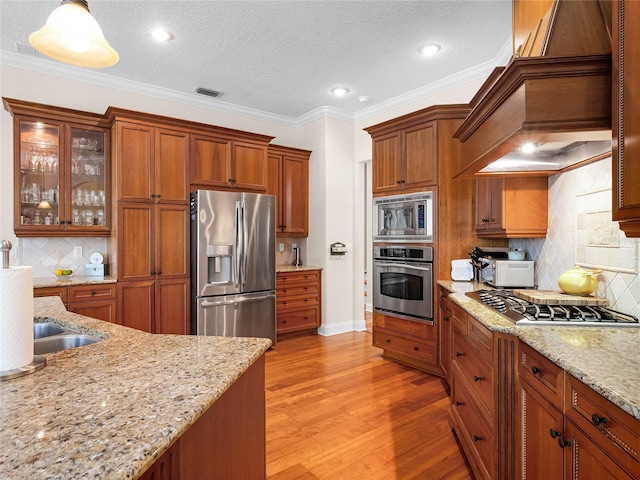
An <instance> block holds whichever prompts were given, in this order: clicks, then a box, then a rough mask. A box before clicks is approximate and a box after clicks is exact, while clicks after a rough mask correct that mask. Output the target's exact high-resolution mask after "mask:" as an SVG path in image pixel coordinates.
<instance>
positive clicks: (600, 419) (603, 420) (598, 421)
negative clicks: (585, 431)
mask: <svg viewBox="0 0 640 480" xmlns="http://www.w3.org/2000/svg"><path fill="white" fill-rule="evenodd" d="M591 423H593V424H594V425H595V426H596V427H598V426H600V424H602V423H607V419H606V418H604V417H600V416H598V414H597V413H594V414H593V415H591Z"/></svg>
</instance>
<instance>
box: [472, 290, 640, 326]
mask: <svg viewBox="0 0 640 480" xmlns="http://www.w3.org/2000/svg"><path fill="white" fill-rule="evenodd" d="M467 295H468V296H469V297H471V298H474V299H475V300H478V301H480V302H482V303H483V304H485V305H487V306H489V307H492V308H493V309H495V310H497V311H498V312H500V313H502V314H503V315H504V316H506V317H507V318H509V320H511V321H513V322H514V323H516V324H518V325H527V324H528V325H585V326H601V327H604V326H611V327H640V323H639V322H638V319H637V318H636V317H634V316H633V315H628V314H626V313H622V312H618V311H616V310H612V309H610V308H605V307H600V306H591V305H538V304H535V303H531V302H528V301H527V300H523V299H521V298H519V297H516V296H515V295H514V294H513V293H512V292H511V291H510V290H477V291H476V292H469V293H467Z"/></svg>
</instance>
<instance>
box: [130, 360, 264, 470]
mask: <svg viewBox="0 0 640 480" xmlns="http://www.w3.org/2000/svg"><path fill="white" fill-rule="evenodd" d="M264 365H265V364H264V355H263V356H261V357H260V358H259V359H258V360H256V361H255V362H254V364H253V365H251V366H250V367H249V368H248V369H247V371H246V372H244V373H243V374H242V375H241V376H240V378H238V380H236V381H235V382H234V383H233V384H232V385H231V386H230V387H229V389H228V390H227V391H225V392H224V393H223V394H222V396H221V397H220V398H218V399H217V400H216V401H215V403H213V405H211V407H209V408H208V409H207V410H206V411H205V412H204V413H203V414H202V416H201V417H200V418H198V420H196V422H195V423H194V424H193V425H191V426H190V427H189V428H188V429H187V431H186V432H185V433H184V434H183V435H182V436H181V437H180V438H179V439H178V440H177V441H176V442H175V443H174V444H173V445H172V446H171V447H169V449H168V450H167V451H166V452H165V453H164V454H162V456H161V457H160V458H159V459H158V460H156V462H155V463H154V464H153V465H151V467H149V469H148V470H147V471H146V472H145V473H143V474H142V476H141V477H140V478H141V480H178V479H183V480H185V479H205V478H207V479H214V478H220V479H222V478H225V479H227V478H228V479H230V478H246V479H254V478H255V479H258V478H260V479H262V478H266V475H267V471H266V470H267V459H266V414H265V412H266V402H265V376H264V371H265V366H264Z"/></svg>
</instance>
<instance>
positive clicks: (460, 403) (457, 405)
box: [456, 400, 464, 407]
mask: <svg viewBox="0 0 640 480" xmlns="http://www.w3.org/2000/svg"><path fill="white" fill-rule="evenodd" d="M462 405H464V402H458V401H457V400H456V407H461V406H462Z"/></svg>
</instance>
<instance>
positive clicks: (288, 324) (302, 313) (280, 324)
mask: <svg viewBox="0 0 640 480" xmlns="http://www.w3.org/2000/svg"><path fill="white" fill-rule="evenodd" d="M318 314H319V308H318V307H314V308H307V309H304V310H296V311H294V312H283V313H278V315H277V330H278V333H286V332H295V331H298V330H308V329H311V328H317V327H319V326H320V322H319V315H318Z"/></svg>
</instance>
